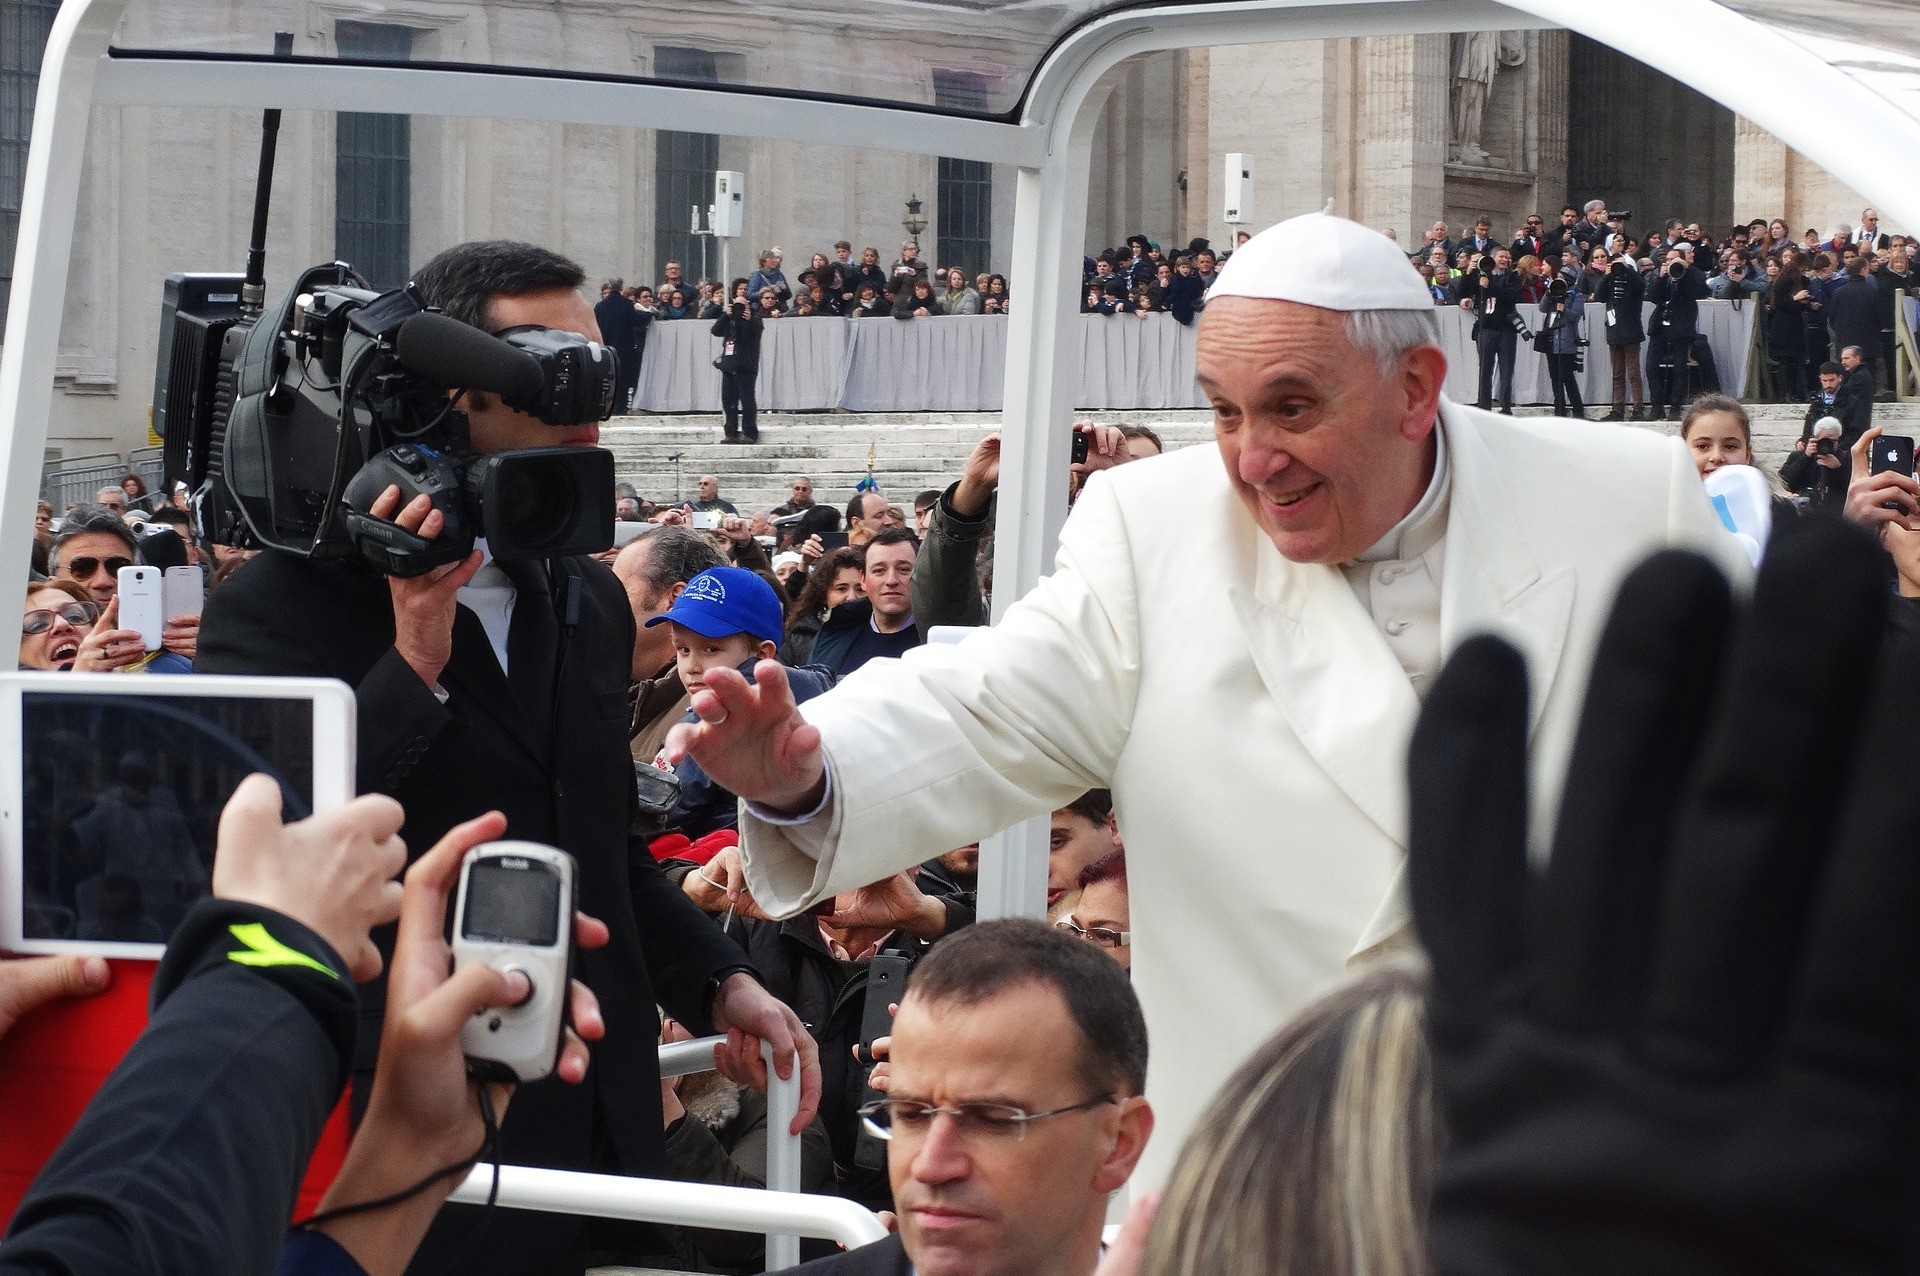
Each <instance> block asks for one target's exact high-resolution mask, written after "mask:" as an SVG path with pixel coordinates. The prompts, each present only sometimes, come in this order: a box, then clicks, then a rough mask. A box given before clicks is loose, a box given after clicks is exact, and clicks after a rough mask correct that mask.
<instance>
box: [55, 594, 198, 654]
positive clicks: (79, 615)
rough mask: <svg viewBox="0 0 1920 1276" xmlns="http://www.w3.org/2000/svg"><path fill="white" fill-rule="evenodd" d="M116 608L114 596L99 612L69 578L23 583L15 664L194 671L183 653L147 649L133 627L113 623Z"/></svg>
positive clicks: (115, 621) (88, 596)
mask: <svg viewBox="0 0 1920 1276" xmlns="http://www.w3.org/2000/svg"><path fill="white" fill-rule="evenodd" d="M119 613H120V601H119V599H115V600H114V601H113V602H111V603H109V604H107V607H106V610H105V612H104V613H103V612H102V611H101V609H100V604H99V603H96V602H94V601H93V598H92V596H91V595H89V594H88V593H87V591H86V590H85V589H84V588H82V587H81V586H79V585H76V584H74V583H73V582H72V581H68V580H49V581H40V582H38V583H36V584H33V585H30V586H28V588H27V597H26V610H25V613H24V614H23V615H22V616H21V618H20V668H22V669H43V670H47V671H48V672H53V673H113V672H115V671H116V670H125V671H126V672H129V673H191V672H193V666H192V664H190V663H189V662H188V661H187V660H186V659H185V658H184V657H182V656H177V655H175V654H174V653H173V652H171V651H159V652H153V653H151V654H150V653H149V652H148V651H147V649H146V646H145V644H143V643H142V642H141V641H140V635H139V634H138V633H137V632H136V631H134V630H131V629H120V628H117V624H118V621H119Z"/></svg>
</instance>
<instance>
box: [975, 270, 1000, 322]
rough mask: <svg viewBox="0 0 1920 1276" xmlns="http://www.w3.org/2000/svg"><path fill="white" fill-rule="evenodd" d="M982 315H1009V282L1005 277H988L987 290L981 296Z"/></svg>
mask: <svg viewBox="0 0 1920 1276" xmlns="http://www.w3.org/2000/svg"><path fill="white" fill-rule="evenodd" d="M980 311H981V313H982V314H989V315H1004V314H1006V313H1007V281H1006V277H1005V276H1003V275H989V276H987V290H986V291H985V292H983V293H981V294H980Z"/></svg>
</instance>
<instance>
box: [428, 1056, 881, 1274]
mask: <svg viewBox="0 0 1920 1276" xmlns="http://www.w3.org/2000/svg"><path fill="white" fill-rule="evenodd" d="M725 1040H726V1038H725V1037H702V1038H700V1039H699V1040H697V1041H681V1042H675V1043H674V1044H672V1045H667V1046H662V1047H660V1075H661V1076H662V1077H683V1076H686V1075H688V1074H689V1073H694V1072H706V1071H708V1070H710V1069H711V1068H712V1067H713V1048H714V1047H715V1046H716V1045H718V1044H719V1043H721V1042H723V1041H725ZM761 1053H762V1057H764V1058H765V1059H766V1061H767V1076H768V1086H767V1186H766V1188H765V1190H761V1189H758V1188H750V1187H712V1186H709V1185H707V1184H704V1183H680V1182H676V1181H674V1180H672V1179H645V1178H629V1177H627V1176H625V1175H620V1174H580V1173H576V1172H574V1171H570V1170H544V1169H537V1168H535V1167H533V1166H527V1165H502V1166H500V1167H499V1173H500V1192H499V1195H498V1197H497V1198H496V1203H497V1204H498V1205H499V1206H500V1207H501V1208H502V1209H510V1210H541V1211H545V1212H548V1213H553V1214H585V1215H590V1216H593V1217H595V1218H621V1219H628V1220H631V1221H633V1222H640V1223H668V1224H672V1225H674V1226H677V1227H710V1228H715V1229H718V1230H721V1231H736V1232H765V1233H766V1236H767V1251H766V1260H767V1270H768V1271H777V1270H779V1269H781V1268H784V1267H791V1266H793V1265H794V1264H796V1263H798V1262H799V1261H800V1238H801V1237H802V1236H815V1237H822V1238H825V1239H827V1240H832V1241H838V1242H839V1243H840V1244H842V1245H845V1246H847V1247H848V1248H849V1249H851V1248H854V1247H856V1246H860V1245H866V1244H869V1243H870V1242H873V1241H877V1240H879V1239H881V1238H882V1237H883V1236H885V1235H886V1234H887V1233H886V1229H885V1228H883V1227H882V1226H881V1225H880V1220H879V1219H877V1218H875V1217H874V1216H873V1214H872V1213H871V1212H870V1211H868V1210H865V1209H863V1208H861V1207H860V1206H859V1205H856V1204H855V1203H854V1202H852V1201H849V1200H846V1199H844V1198H842V1197H838V1196H815V1195H808V1194H806V1193H803V1192H801V1191H800V1139H799V1136H798V1135H795V1134H792V1133H790V1132H789V1131H790V1128H791V1127H792V1125H793V1116H794V1113H795V1112H797V1111H798V1110H799V1107H800V1069H799V1067H798V1065H797V1063H796V1066H795V1067H794V1069H793V1075H792V1076H791V1077H789V1078H788V1079H787V1080H785V1081H782V1080H781V1079H780V1077H779V1075H778V1074H777V1073H775V1072H774V1070H773V1051H772V1048H771V1047H767V1046H762V1048H761ZM494 1169H495V1167H494V1166H491V1165H476V1166H474V1167H473V1172H472V1173H470V1174H469V1175H468V1176H467V1179H466V1182H464V1183H462V1184H461V1185H460V1186H459V1187H457V1188H455V1189H454V1192H453V1197H452V1199H453V1200H454V1201H456V1202H458V1203H460V1204H462V1205H485V1204H486V1202H487V1194H488V1192H489V1191H491V1190H492V1188H493V1176H494Z"/></svg>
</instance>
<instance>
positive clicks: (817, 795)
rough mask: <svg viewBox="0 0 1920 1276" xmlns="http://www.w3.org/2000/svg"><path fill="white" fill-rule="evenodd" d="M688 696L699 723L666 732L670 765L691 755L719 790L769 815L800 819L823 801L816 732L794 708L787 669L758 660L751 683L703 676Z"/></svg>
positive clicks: (727, 675) (728, 672)
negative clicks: (756, 805) (764, 809)
mask: <svg viewBox="0 0 1920 1276" xmlns="http://www.w3.org/2000/svg"><path fill="white" fill-rule="evenodd" d="M704 681H705V683H706V686H705V687H704V688H702V689H701V690H699V691H696V692H694V694H693V702H692V704H693V712H694V715H695V716H696V717H697V718H699V721H698V722H683V723H681V724H679V725H678V726H676V727H674V728H673V730H672V731H670V732H668V733H667V743H666V756H667V761H669V762H673V763H678V762H679V761H680V760H681V759H682V758H687V757H691V758H692V759H693V760H694V761H695V762H698V763H699V764H700V766H701V769H702V770H704V771H705V772H706V773H707V774H708V775H710V776H712V777H713V779H714V780H715V782H717V783H718V784H720V785H721V786H723V787H725V788H727V789H729V790H731V791H732V792H734V793H736V794H738V795H739V796H740V797H742V798H745V799H746V800H747V801H749V802H757V803H759V804H760V805H762V806H764V807H767V808H769V809H770V810H773V811H778V812H781V813H784V814H787V815H804V814H806V813H807V812H808V811H811V810H812V809H813V808H814V807H816V806H818V805H820V800H821V798H823V797H824V796H826V785H827V766H826V761H825V759H823V758H822V757H821V756H820V731H819V728H817V727H812V726H808V725H807V722H806V720H805V719H804V718H802V717H801V716H800V710H799V707H798V706H797V705H796V704H795V703H794V699H793V688H792V687H790V686H789V685H788V684H787V671H786V669H785V668H784V667H782V666H781V664H780V663H779V662H778V661H775V660H762V661H761V662H760V663H759V664H757V665H755V666H754V667H753V681H752V682H748V681H747V680H746V679H745V678H743V677H741V676H740V675H739V674H738V673H736V672H735V671H734V670H732V669H715V670H711V671H709V672H708V673H707V674H705V675H704Z"/></svg>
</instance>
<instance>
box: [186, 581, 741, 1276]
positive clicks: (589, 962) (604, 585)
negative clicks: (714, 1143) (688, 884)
mask: <svg viewBox="0 0 1920 1276" xmlns="http://www.w3.org/2000/svg"><path fill="white" fill-rule="evenodd" d="M501 566H502V567H503V568H505V569H507V570H508V573H509V575H511V576H513V577H514V578H515V580H516V581H517V582H518V583H520V584H521V586H522V587H521V590H520V595H519V599H518V601H517V603H516V605H515V606H514V609H513V623H512V629H511V633H510V636H509V639H508V652H509V655H508V662H507V664H508V669H509V671H510V675H509V674H502V672H501V669H500V664H499V662H498V660H497V659H496V658H495V657H494V654H493V647H492V644H491V643H489V642H488V640H487V634H486V631H485V629H484V628H482V626H481V624H480V620H479V618H478V617H477V616H475V615H474V614H473V612H471V611H469V610H467V609H466V608H465V607H461V608H459V609H458V610H457V612H456V616H455V620H454V626H453V651H452V658H451V660H450V661H449V662H448V664H447V667H446V669H445V670H444V671H443V672H442V674H441V675H440V685H441V687H442V688H443V689H444V690H445V691H446V693H447V700H446V702H445V703H444V704H443V703H441V701H440V700H439V699H438V698H437V697H436V696H435V695H434V693H433V691H432V690H431V689H430V688H428V686H427V685H426V684H425V683H424V682H422V681H421V680H420V678H419V676H418V675H417V674H415V673H414V672H413V670H412V669H411V668H410V667H409V666H408V665H407V663H406V661H405V660H403V659H402V658H401V657H400V653H399V652H397V651H396V650H394V646H393V603H392V599H391V595H390V592H389V590H388V588H387V582H386V579H385V578H384V577H382V576H380V575H379V574H377V573H375V572H373V571H371V570H367V569H364V568H361V567H358V566H356V565H349V564H346V563H319V562H313V561H311V560H308V559H302V558H296V557H294V556H292V555H290V554H283V553H279V552H276V551H268V552H266V553H263V554H261V555H260V556H259V557H257V558H255V559H254V560H253V561H251V562H249V563H248V564H247V565H246V566H244V567H242V568H241V569H240V570H239V571H238V572H236V573H234V575H233V576H232V577H231V578H229V579H228V580H227V582H226V583H225V584H223V585H222V586H221V587H220V588H219V589H217V590H215V591H214V592H213V593H212V594H211V595H210V596H209V597H208V600H207V609H206V617H205V620H204V621H203V623H202V625H201V630H200V654H199V661H198V665H199V668H200V669H201V670H202V671H203V672H207V673H250V674H279V675H299V676H306V677H321V678H338V679H340V680H341V681H343V682H345V683H346V684H347V685H348V686H350V687H352V688H354V692H355V698H356V700H357V701H358V703H359V730H358V737H359V740H358V743H359V758H358V789H359V791H360V792H361V793H385V794H388V795H389V796H391V797H393V798H395V799H397V800H398V801H399V802H400V804H401V806H403V807H404V808H406V813H407V822H406V827H405V829H404V830H403V835H404V836H405V838H406V841H407V849H408V852H409V855H410V856H411V857H417V856H419V855H421V854H423V853H424V852H425V851H426V850H427V848H428V847H430V846H432V845H433V844H434V843H435V842H436V841H437V840H438V839H439V838H440V837H441V835H442V834H444V833H446V832H447V830H449V829H450V828H452V827H453V826H454V825H456V824H458V823H461V822H462V821H465V820H469V819H472V818H473V817H474V816H476V815H479V814H481V813H482V812H484V811H487V810H494V809H497V810H500V811H502V812H504V813H505V814H506V816H507V821H508V827H509V828H510V829H512V831H513V836H515V837H518V838H525V839H527V840H528V841H534V842H544V843H547V844H548V845H551V846H557V847H559V848H561V849H562V850H565V851H568V852H570V853H571V854H572V855H573V857H574V859H575V860H576V861H577V863H578V865H579V898H580V907H581V909H582V910H584V911H585V912H587V913H590V914H592V915H593V916H596V917H598V918H600V919H601V920H602V921H604V922H605V923H606V924H607V927H608V929H609V931H610V932H611V939H610V940H609V942H608V944H607V946H606V947H604V948H599V949H595V950H592V951H582V952H581V953H580V954H579V955H578V957H577V959H576V960H577V972H578V975H579V977H580V978H581V979H582V980H583V981H585V983H586V984H587V986H588V987H590V988H592V989H593V991H594V992H595V993H596V994H597V995H598V997H599V998H600V1009H601V1013H602V1015H603V1016H604V1018H605V1020H606V1027H607V1031H606V1036H605V1037H604V1038H603V1039H602V1040H601V1041H599V1042H598V1043H596V1044H595V1046H594V1067H593V1069H592V1070H591V1071H590V1072H589V1074H588V1081H587V1083H586V1084H585V1085H579V1086H569V1085H543V1086H529V1087H526V1088H524V1089H522V1090H521V1092H520V1093H519V1094H518V1095H516V1096H515V1098H514V1103H513V1107H512V1108H511V1110H509V1112H508V1113H507V1118H506V1121H505V1123H504V1130H503V1137H504V1139H505V1142H506V1146H507V1147H509V1148H511V1149H512V1155H513V1159H514V1160H515V1161H517V1162H519V1163H521V1164H526V1165H545V1166H551V1167H556V1168H564V1169H579V1170H587V1169H600V1170H602V1171H605V1170H609V1169H615V1170H618V1171H620V1172H624V1173H627V1174H642V1175H646V1174H655V1173H658V1170H659V1166H660V1160H661V1129H662V1124H661V1119H660V1087H659V1085H658V1084H657V1081H658V1067H659V1065H658V1057H657V1054H656V1046H657V1043H658V1040H659V1032H660V1024H659V1019H658V1018H657V1016H656V1014H655V1012H654V1007H655V1005H656V1004H659V1005H664V1006H666V1007H667V1009H668V1010H669V1011H670V1012H671V1013H672V1014H673V1016H674V1017H675V1018H676V1019H680V1020H681V1021H682V1022H684V1023H685V1024H686V1025H687V1027H688V1029H689V1030H691V1031H693V1032H694V1033H696V1034H705V1033H707V1032H709V1031H710V1030H711V1020H710V1019H709V1017H708V1004H709V1002H710V1000H711V998H712V993H713V986H714V985H713V980H714V979H715V978H716V976H719V975H721V974H722V973H724V972H726V971H728V970H735V969H744V968H745V967H746V959H745V957H744V956H743V955H742V954H741V953H740V952H739V950H738V949H736V948H735V947H734V946H733V945H731V944H729V943H728V942H727V941H726V940H725V939H724V937H722V936H719V935H717V934H715V932H714V930H713V927H712V925H711V923H709V922H708V920H707V918H706V917H705V915H703V914H702V913H701V912H700V910H699V909H697V908H695V907H694V906H693V903H692V901H690V900H688V899H687V897H686V896H685V895H683V894H681V893H680V891H679V889H678V888H676V887H675V886H674V885H673V884H672V883H671V882H669V881H667V879H666V878H665V877H663V876H662V875H661V873H660V871H659V867H658V865H657V864H655V862H654V859H653V856H652V855H650V854H648V853H647V852H646V850H645V848H644V847H643V846H638V845H637V844H634V843H632V842H631V840H630V837H629V830H630V829H631V828H632V827H633V824H634V820H635V817H636V815H637V813H638V805H639V803H638V797H637V795H636V793H635V790H634V782H633V762H632V758H631V756H630V755H629V753H628V751H627V731H628V728H629V724H630V722H631V711H630V709H629V707H628V703H627V674H628V671H629V669H630V668H631V664H632V660H633V639H634V621H633V612H632V609H631V608H630V607H629V606H628V603H627V597H626V593H625V591H623V590H622V589H621V587H620V583H619V581H617V580H615V579H614V577H613V573H612V572H611V571H609V570H608V569H607V568H606V567H605V566H604V565H602V564H600V563H597V562H595V561H593V560H592V559H590V558H584V557H583V558H573V559H559V560H555V561H554V562H553V563H551V564H549V565H547V566H544V567H543V566H542V565H540V564H537V563H530V562H529V563H502V564H501ZM549 579H553V580H557V582H558V585H557V587H550V586H549V584H548V581H549ZM570 582H571V583H570ZM554 596H558V597H559V598H560V599H561V600H562V602H561V606H559V607H556V606H554V605H553V604H552V603H551V601H550V599H551V598H553V597H554ZM569 610H570V611H572V612H573V614H574V615H576V616H577V617H578V620H577V623H575V624H573V625H572V626H570V628H568V629H562V627H561V626H560V625H559V624H558V623H557V622H558V620H559V617H560V615H561V614H562V613H564V612H566V611H569ZM556 708H557V710H558V711H557V712H556V711H555V710H556ZM387 943H389V944H390V943H391V939H390V938H389V939H388V940H387ZM361 1004H362V1025H361V1052H360V1055H361V1057H360V1060H359V1063H360V1072H359V1075H358V1076H356V1079H355V1080H356V1089H359V1090H361V1093H364V1088H363V1087H364V1084H365V1082H366V1081H368V1080H370V1079H371V1068H372V1064H373V1058H374V1048H375V1047H376V1046H377V1044H378V1041H379V1030H380V1020H381V1016H382V1013H383V1011H384V1006H385V994H384V986H383V985H380V984H378V983H376V984H370V985H368V986H367V988H366V989H365V990H364V991H363V994H362V997H361ZM451 1215H452V1216H453V1217H452V1219H451V1221H450V1222H449V1223H448V1226H447V1228H446V1231H445V1233H444V1234H443V1233H442V1232H441V1231H440V1229H439V1227H438V1226H437V1227H436V1231H435V1233H434V1234H432V1235H430V1238H429V1242H428V1250H429V1251H431V1250H433V1249H434V1248H436V1240H435V1238H436V1237H439V1236H442V1235H444V1237H445V1242H446V1243H451V1244H462V1243H464V1242H465V1240H466V1239H467V1237H468V1236H470V1235H471V1227H472V1223H471V1220H472V1219H474V1218H476V1217H477V1216H478V1211H475V1210H470V1209H468V1208H467V1207H464V1206H462V1207H454V1208H453V1209H452V1211H451ZM442 1217H443V1219H445V1218H448V1217H449V1215H447V1214H443V1215H442ZM581 1226H582V1225H581V1224H580V1223H579V1222H578V1221H577V1220H573V1219H563V1218H562V1216H559V1215H536V1214H523V1213H520V1212H518V1211H510V1212H503V1213H500V1214H498V1215H496V1216H495V1217H494V1220H493V1222H492V1223H491V1224H490V1225H489V1226H488V1228H487V1230H486V1233H485V1238H484V1239H483V1240H482V1241H480V1242H477V1243H476V1244H475V1248H474V1251H473V1253H474V1255H475V1256H479V1255H485V1256H486V1257H487V1258H488V1260H489V1262H487V1263H484V1264H475V1265H471V1266H470V1268H469V1270H509V1271H511V1270H520V1269H523V1268H527V1267H532V1266H534V1265H536V1264H537V1262H538V1261H540V1260H541V1258H542V1256H547V1255H551V1254H554V1253H564V1252H566V1251H567V1250H568V1249H569V1248H571V1246H572V1245H573V1243H574V1241H575V1240H576V1239H577V1237H578V1236H579V1233H580V1228H581ZM496 1264H497V1266H496Z"/></svg>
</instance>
